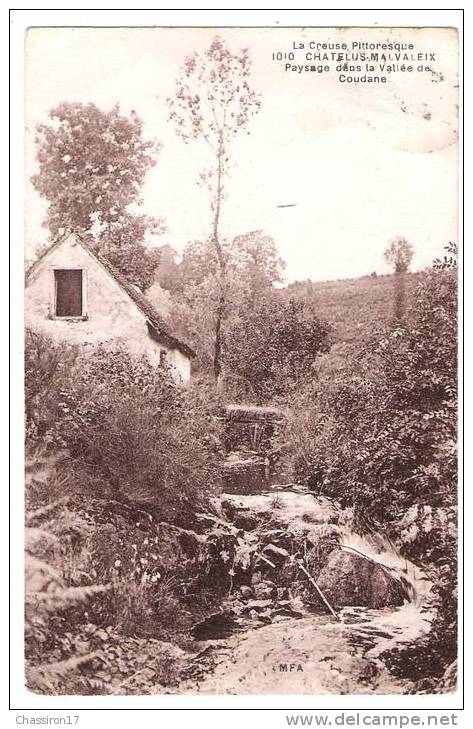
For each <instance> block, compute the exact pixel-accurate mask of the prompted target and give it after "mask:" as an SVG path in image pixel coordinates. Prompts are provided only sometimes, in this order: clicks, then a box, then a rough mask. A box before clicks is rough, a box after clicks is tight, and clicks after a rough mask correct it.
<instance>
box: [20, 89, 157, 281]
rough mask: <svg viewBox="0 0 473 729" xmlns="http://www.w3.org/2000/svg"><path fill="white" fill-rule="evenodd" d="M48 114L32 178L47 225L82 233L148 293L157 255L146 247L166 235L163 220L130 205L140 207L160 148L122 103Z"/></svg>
mask: <svg viewBox="0 0 473 729" xmlns="http://www.w3.org/2000/svg"><path fill="white" fill-rule="evenodd" d="M49 116H50V118H51V120H52V124H39V125H38V126H37V135H36V144H37V160H38V164H39V171H38V173H37V174H36V175H34V176H33V177H32V182H33V185H34V187H35V189H36V190H37V191H38V193H39V194H40V195H41V196H42V197H44V198H45V199H46V200H48V202H49V207H48V212H47V216H46V220H45V226H46V227H48V228H49V231H50V233H51V236H52V237H53V238H55V237H57V236H58V235H60V234H61V233H62V232H63V231H65V230H75V231H76V232H78V233H79V234H82V235H84V236H85V237H86V238H87V239H88V240H89V242H91V243H92V244H93V245H95V246H96V248H97V249H98V250H99V251H101V252H103V253H104V255H106V256H107V258H109V260H110V261H111V263H113V264H115V265H116V266H117V267H118V268H119V269H120V270H121V271H122V272H123V273H124V274H125V275H126V276H129V277H130V278H131V280H132V281H133V282H134V283H136V284H137V285H139V286H140V287H141V288H142V289H144V288H146V286H148V285H150V283H151V281H152V274H153V272H154V269H155V268H156V266H157V263H158V258H157V255H156V252H152V251H151V252H149V251H148V250H147V248H146V246H145V239H146V236H147V235H148V234H152V235H154V234H157V233H160V232H162V222H161V221H158V220H155V219H153V218H150V217H148V216H145V215H137V214H135V213H132V212H131V211H130V209H129V207H130V205H132V204H133V205H139V204H140V203H141V197H140V194H141V188H142V186H143V183H144V180H145V176H146V173H147V172H148V171H149V170H150V169H151V167H153V166H154V164H155V163H156V153H157V151H158V150H159V145H158V144H157V143H156V141H154V140H150V141H146V140H144V139H143V136H142V129H143V124H142V121H141V120H140V119H139V117H138V116H137V114H136V113H135V112H132V113H131V114H130V116H129V117H127V116H124V115H122V114H121V113H120V110H119V107H118V106H115V107H114V108H113V109H112V110H111V111H102V110H101V109H99V108H98V107H97V106H95V104H81V103H77V102H75V103H63V104H60V105H59V106H57V107H55V108H54V109H52V110H51V112H50V114H49Z"/></svg>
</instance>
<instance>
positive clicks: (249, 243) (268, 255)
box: [231, 230, 285, 307]
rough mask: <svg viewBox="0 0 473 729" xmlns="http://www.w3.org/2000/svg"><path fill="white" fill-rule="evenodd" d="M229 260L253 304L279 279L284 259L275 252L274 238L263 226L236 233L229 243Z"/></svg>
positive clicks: (249, 300) (279, 280) (251, 304)
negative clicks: (237, 234)
mask: <svg viewBox="0 0 473 729" xmlns="http://www.w3.org/2000/svg"><path fill="white" fill-rule="evenodd" d="M231 261H232V267H233V268H234V269H235V274H237V275H239V276H240V279H241V281H242V283H243V284H244V286H245V287H246V289H247V300H248V304H249V305H250V306H252V307H254V306H255V305H256V302H257V300H258V298H259V297H260V296H262V295H264V294H265V293H267V292H268V291H269V290H270V289H271V287H272V286H273V284H275V283H280V282H281V281H282V274H283V271H284V267H285V263H284V261H283V260H282V259H281V258H280V257H279V256H278V254H277V250H276V246H275V243H274V240H273V239H272V238H271V237H270V236H269V235H266V234H265V233H264V232H263V231H262V230H255V231H251V232H250V233H245V234H244V235H239V236H237V237H236V238H235V239H234V240H233V243H232V246H231Z"/></svg>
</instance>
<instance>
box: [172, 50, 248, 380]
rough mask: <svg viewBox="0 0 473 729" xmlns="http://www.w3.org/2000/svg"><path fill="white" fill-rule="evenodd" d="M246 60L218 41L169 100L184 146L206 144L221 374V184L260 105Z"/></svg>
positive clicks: (193, 62)
mask: <svg viewBox="0 0 473 729" xmlns="http://www.w3.org/2000/svg"><path fill="white" fill-rule="evenodd" d="M249 76H250V57H249V54H248V51H247V50H242V51H240V52H239V53H232V52H231V51H230V50H229V49H228V48H227V46H226V45H225V43H224V42H223V41H222V40H221V38H219V37H218V36H217V37H216V38H214V40H213V41H212V43H211V44H210V47H209V48H208V50H207V51H205V53H203V54H199V53H193V54H191V55H190V56H188V57H187V58H186V59H185V62H184V66H183V68H182V69H181V72H180V75H179V76H178V78H177V80H176V90H175V95H174V97H173V98H170V99H168V104H169V107H170V115H169V117H170V120H171V121H172V122H173V123H174V125H175V128H176V132H177V134H178V135H179V136H180V137H181V138H182V140H183V141H184V142H185V143H186V144H187V143H189V142H190V141H192V140H197V139H201V140H204V141H205V142H206V144H207V145H208V147H209V149H210V152H211V155H212V158H213V163H212V167H211V168H210V169H207V170H204V171H203V172H202V173H201V175H200V184H201V185H203V186H205V187H207V189H208V190H209V192H210V196H211V211H212V226H211V232H210V236H209V239H210V241H211V244H212V246H213V249H214V252H215V256H216V259H217V265H218V288H219V291H218V299H217V304H216V314H215V321H214V355H213V372H214V376H215V378H216V379H217V381H218V380H219V378H220V374H221V371H222V338H223V334H222V323H223V319H224V316H225V309H226V306H227V278H228V276H227V261H226V256H225V252H224V242H223V240H222V234H221V214H222V206H223V201H224V198H225V181H226V179H227V178H228V176H229V172H230V151H231V144H232V141H233V139H234V138H235V136H236V135H237V134H238V133H239V132H241V131H242V130H243V128H244V127H246V125H247V124H248V122H249V120H250V118H251V116H252V115H253V114H255V113H256V112H257V111H258V108H259V106H260V102H259V100H258V98H257V95H256V93H255V92H254V91H253V90H252V89H251V87H250V85H249V82H248V80H249Z"/></svg>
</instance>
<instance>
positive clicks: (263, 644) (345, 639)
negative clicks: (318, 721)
mask: <svg viewBox="0 0 473 729" xmlns="http://www.w3.org/2000/svg"><path fill="white" fill-rule="evenodd" d="M264 496H265V495H264V494H262V495H261V496H259V497H258V496H255V495H250V496H242V497H240V498H241V500H242V503H251V504H254V503H255V502H256V501H257V500H258V499H259V500H260V501H263V497H264ZM268 496H269V494H268ZM286 499H287V504H284V505H283V506H285V507H287V508H286V511H287V510H289V509H290V508H291V509H292V512H293V516H291V518H293V519H294V520H296V519H297V518H298V515H297V513H296V512H297V506H298V501H300V503H301V506H300V509H301V510H303V511H304V513H307V502H308V500H309V501H310V497H309V495H308V494H299V495H298V494H297V493H291V494H290V499H289V494H287V495H286ZM314 503H315V500H314ZM324 508H325V509H326V510H327V511H328V509H327V508H326V505H324ZM327 516H328V515H325V516H324V517H323V518H327ZM340 548H341V549H342V550H344V551H347V552H351V553H355V554H358V556H360V555H361V556H363V557H364V558H365V559H368V560H370V561H372V562H376V563H377V564H380V565H381V566H382V567H383V569H385V570H386V571H387V572H389V574H390V576H391V577H394V578H395V579H396V580H398V581H399V582H400V583H401V584H402V586H403V588H404V593H405V594H406V601H405V603H404V604H403V605H402V606H400V607H397V608H383V609H378V610H375V609H369V608H364V607H344V608H343V609H342V610H341V611H339V612H338V614H337V618H334V617H332V616H331V615H329V614H320V613H319V614H314V613H309V612H307V613H305V614H304V615H303V617H302V618H299V619H297V618H293V617H279V618H277V619H275V620H274V621H273V622H272V623H271V624H270V625H265V626H263V627H258V628H251V629H249V630H247V631H246V632H238V633H235V634H234V635H231V636H230V637H228V638H225V639H223V640H212V641H209V642H208V644H207V646H206V647H204V648H203V651H204V655H205V658H203V659H202V657H199V658H198V663H197V664H196V666H197V665H198V669H197V670H196V672H195V674H194V675H193V678H192V679H190V680H189V681H188V685H187V687H186V690H187V691H190V692H198V693H211V694H219V693H231V694H234V693H238V694H318V693H319V694H327V693H328V694H347V693H350V694H352V693H353V694H364V693H387V694H396V693H406V692H407V691H408V690H409V688H410V686H411V682H410V681H409V680H407V679H401V678H398V677H395V676H394V675H393V674H392V673H390V671H389V669H388V667H387V665H386V664H385V662H384V660H383V654H384V653H385V652H386V651H389V650H392V649H394V648H400V647H402V646H408V645H412V644H414V643H415V642H416V641H418V640H419V639H421V638H422V637H423V636H425V635H426V634H427V633H428V632H429V630H430V625H431V622H432V619H433V617H434V611H433V608H432V607H431V606H429V593H430V590H431V587H432V584H431V582H430V581H429V579H428V578H427V577H426V576H425V575H424V574H423V573H422V572H421V571H420V570H419V568H418V567H416V566H415V565H413V564H412V563H411V562H408V561H407V560H405V559H404V558H402V557H401V556H400V555H399V553H398V552H397V551H396V549H395V548H394V547H393V545H392V544H391V543H390V542H389V541H388V540H386V539H383V538H382V537H380V536H379V535H368V536H360V535H359V534H356V533H354V532H353V531H351V530H350V528H349V527H348V526H345V527H343V526H342V528H341V530H340Z"/></svg>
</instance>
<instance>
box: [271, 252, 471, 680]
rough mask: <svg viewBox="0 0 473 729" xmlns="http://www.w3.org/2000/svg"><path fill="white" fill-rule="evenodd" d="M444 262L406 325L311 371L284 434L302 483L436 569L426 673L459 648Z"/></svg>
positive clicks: (452, 368)
mask: <svg viewBox="0 0 473 729" xmlns="http://www.w3.org/2000/svg"><path fill="white" fill-rule="evenodd" d="M447 264H448V261H447ZM447 264H445V262H442V264H441V265H439V266H438V267H437V268H436V269H433V270H432V271H431V273H430V275H429V276H428V277H426V279H425V280H424V281H423V282H422V283H421V284H420V285H419V287H418V289H417V291H416V293H415V295H414V297H413V303H412V307H411V310H410V311H409V312H408V313H407V317H406V321H405V323H403V324H402V325H400V324H398V325H396V324H393V325H392V326H391V327H389V328H386V329H385V330H383V331H380V332H379V334H378V335H377V336H375V337H373V338H372V340H371V341H370V342H369V343H368V344H367V345H366V346H365V347H363V348H362V349H361V350H358V351H354V350H349V349H348V350H347V349H345V351H344V354H345V356H346V358H345V361H341V360H340V358H338V361H335V360H336V358H335V360H334V362H333V366H332V367H327V365H325V369H322V368H319V377H318V379H317V380H316V381H313V382H312V383H310V384H309V386H308V387H307V388H306V390H305V391H304V392H302V393H300V395H299V397H298V398H297V399H296V401H295V402H294V403H293V407H292V417H291V418H290V419H289V421H288V424H287V428H286V431H285V432H284V433H283V434H282V438H283V444H284V446H285V448H286V449H287V451H288V452H289V453H290V455H291V461H292V466H293V469H294V472H295V475H296V477H297V478H298V479H299V480H300V481H302V482H305V483H306V484H308V485H309V486H310V487H311V488H312V489H313V490H315V491H318V492H321V493H323V494H326V495H329V496H332V497H334V498H336V499H337V500H339V502H340V503H341V505H342V506H353V507H354V509H355V514H356V515H357V519H358V525H359V528H363V527H367V528H370V527H371V526H372V525H373V522H374V524H375V525H377V526H378V528H379V527H380V525H382V527H381V528H382V530H383V531H385V532H386V531H387V532H388V533H389V534H390V536H391V537H393V538H394V539H397V542H398V544H399V545H400V546H401V549H402V550H403V552H404V554H405V555H406V556H409V557H410V558H411V559H413V560H414V561H421V562H423V563H425V564H429V565H434V566H435V567H436V573H435V582H436V584H435V594H436V596H437V603H438V605H439V608H440V609H439V613H438V618H437V620H436V622H435V624H434V626H433V631H432V636H431V642H430V645H429V652H430V653H429V654H430V656H431V657H432V656H433V655H434V654H435V656H436V658H435V660H432V672H434V671H437V672H438V671H439V670H440V668H439V667H441V666H442V661H443V665H444V666H445V663H446V662H448V661H449V660H452V656H454V655H455V652H456V647H455V639H456V563H457V552H456V550H457V539H456V513H457V512H456V504H457V456H456V443H457V272H456V268H455V265H453V264H452V262H451V261H450V264H449V265H447ZM330 358H331V355H330V356H329V362H330ZM413 510H414V511H413ZM414 512H415V513H414ZM409 520H410V521H409ZM407 522H409V524H407ZM427 662H428V661H427Z"/></svg>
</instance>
